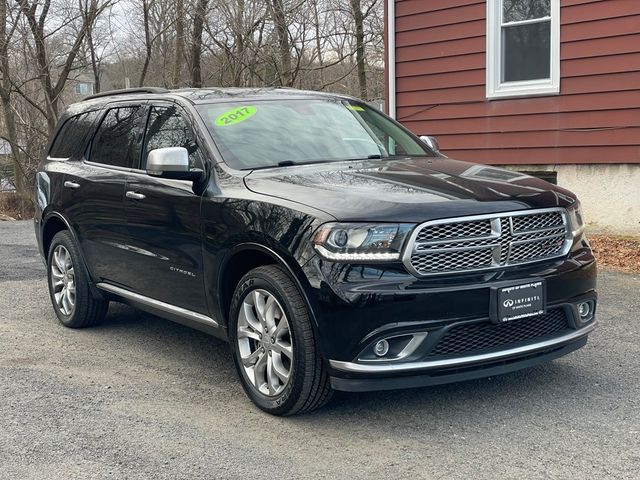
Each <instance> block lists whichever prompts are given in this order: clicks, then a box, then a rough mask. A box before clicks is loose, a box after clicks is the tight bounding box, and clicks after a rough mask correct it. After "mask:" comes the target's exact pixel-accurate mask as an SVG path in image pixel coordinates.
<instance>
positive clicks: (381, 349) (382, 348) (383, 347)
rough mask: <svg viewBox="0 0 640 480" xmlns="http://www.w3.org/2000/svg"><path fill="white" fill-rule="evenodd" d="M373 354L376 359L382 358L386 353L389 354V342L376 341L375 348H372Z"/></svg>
mask: <svg viewBox="0 0 640 480" xmlns="http://www.w3.org/2000/svg"><path fill="white" fill-rule="evenodd" d="M373 352H374V353H375V354H376V355H377V356H378V357H384V356H385V355H386V354H387V353H389V342H387V341H386V340H380V341H378V343H376V345H375V347H373Z"/></svg>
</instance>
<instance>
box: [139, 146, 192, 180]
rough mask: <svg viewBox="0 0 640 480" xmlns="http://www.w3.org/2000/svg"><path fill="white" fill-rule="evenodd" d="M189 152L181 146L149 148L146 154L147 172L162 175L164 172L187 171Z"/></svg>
mask: <svg viewBox="0 0 640 480" xmlns="http://www.w3.org/2000/svg"><path fill="white" fill-rule="evenodd" d="M188 172H189V152H187V149H186V148H183V147H167V148H157V149H155V150H151V151H150V152H149V153H148V154H147V173H148V174H149V175H154V176H162V175H164V174H165V173H168V174H172V173H173V174H175V173H188Z"/></svg>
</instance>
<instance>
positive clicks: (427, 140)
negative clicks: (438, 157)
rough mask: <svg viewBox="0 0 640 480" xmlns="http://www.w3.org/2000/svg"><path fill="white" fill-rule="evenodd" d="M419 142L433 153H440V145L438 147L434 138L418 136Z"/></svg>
mask: <svg viewBox="0 0 640 480" xmlns="http://www.w3.org/2000/svg"><path fill="white" fill-rule="evenodd" d="M420 140H422V142H423V143H424V144H426V145H427V147H429V148H430V149H431V150H433V151H434V152H437V153H440V145H438V140H436V137H431V136H429V135H422V136H420Z"/></svg>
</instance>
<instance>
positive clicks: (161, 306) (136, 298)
mask: <svg viewBox="0 0 640 480" xmlns="http://www.w3.org/2000/svg"><path fill="white" fill-rule="evenodd" d="M96 287H98V288H99V289H100V290H104V291H105V292H109V293H113V294H114V295H118V296H119V297H122V298H124V299H126V300H131V301H132V302H136V303H139V304H141V305H145V306H147V307H150V308H154V309H156V310H160V311H161V312H166V313H169V314H172V315H176V316H178V317H182V318H184V319H187V320H191V321H193V322H197V323H201V324H204V325H208V326H210V327H215V328H217V327H219V325H218V322H216V321H215V320H214V319H213V318H211V317H207V316H206V315H202V314H201V313H197V312H192V311H191V310H187V309H186V308H182V307H176V306H175V305H171V304H170V303H165V302H161V301H160V300H155V299H153V298H149V297H145V296H144V295H140V294H138V293H133V292H130V291H129V290H126V289H124V288H120V287H116V286H114V285H110V284H108V283H98V284H96Z"/></svg>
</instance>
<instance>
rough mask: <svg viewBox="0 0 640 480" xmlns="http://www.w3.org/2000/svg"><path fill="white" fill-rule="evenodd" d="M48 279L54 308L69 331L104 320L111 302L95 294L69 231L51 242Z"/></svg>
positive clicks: (64, 231) (60, 233)
mask: <svg viewBox="0 0 640 480" xmlns="http://www.w3.org/2000/svg"><path fill="white" fill-rule="evenodd" d="M47 279H48V282H49V296H50V297H51V304H52V305H53V309H54V311H55V312H56V316H57V317H58V320H60V323H62V324H63V325H64V326H65V327H69V328H84V327H88V326H91V325H94V324H96V323H98V322H100V321H102V320H103V319H104V317H105V315H106V314H107V309H108V308H109V302H108V301H106V300H99V299H96V298H94V297H93V295H92V294H91V291H90V287H89V278H88V275H87V270H86V269H85V267H84V264H83V263H82V257H81V256H80V252H79V251H78V247H77V246H76V244H75V242H74V240H73V237H72V236H71V234H70V233H69V231H67V230H63V231H61V232H58V233H57V234H56V235H55V236H54V237H53V240H52V241H51V246H50V247H49V254H48V256H47ZM74 291H75V293H74ZM65 296H66V300H65V298H64V297H65Z"/></svg>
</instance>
